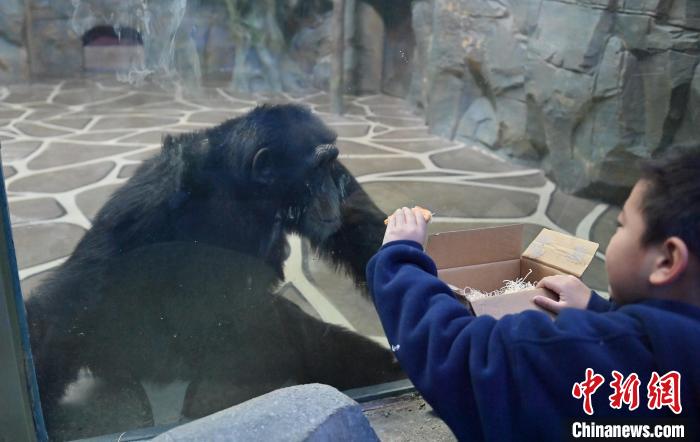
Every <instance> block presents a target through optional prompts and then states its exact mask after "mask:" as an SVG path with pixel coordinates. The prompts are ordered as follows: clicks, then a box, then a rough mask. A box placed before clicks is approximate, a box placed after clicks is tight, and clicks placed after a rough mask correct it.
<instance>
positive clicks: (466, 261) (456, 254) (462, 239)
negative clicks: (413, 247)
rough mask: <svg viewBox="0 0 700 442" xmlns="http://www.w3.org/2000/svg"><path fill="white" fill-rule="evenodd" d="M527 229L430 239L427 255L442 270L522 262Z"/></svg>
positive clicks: (492, 229)
mask: <svg viewBox="0 0 700 442" xmlns="http://www.w3.org/2000/svg"><path fill="white" fill-rule="evenodd" d="M522 238H523V225H522V224H518V225H512V226H503V227H488V228H485V229H473V230H461V231H457V232H444V233H436V234H433V235H430V237H429V238H428V244H427V245H426V248H425V249H426V252H427V253H428V255H430V257H431V258H432V259H433V261H435V265H436V266H437V268H438V270H441V269H449V268H453V267H464V266H471V265H479V264H487V263H492V262H498V261H511V260H514V259H519V258H520V250H521V246H522Z"/></svg>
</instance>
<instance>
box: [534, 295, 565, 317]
mask: <svg viewBox="0 0 700 442" xmlns="http://www.w3.org/2000/svg"><path fill="white" fill-rule="evenodd" d="M532 302H534V303H535V305H537V306H539V307H542V308H543V309H545V310H548V311H550V312H552V313H559V312H560V311H561V309H562V308H564V307H563V306H562V305H561V303H560V302H558V301H555V300H553V299H551V298H548V297H546V296H541V295H537V296H535V297H534V298H532Z"/></svg>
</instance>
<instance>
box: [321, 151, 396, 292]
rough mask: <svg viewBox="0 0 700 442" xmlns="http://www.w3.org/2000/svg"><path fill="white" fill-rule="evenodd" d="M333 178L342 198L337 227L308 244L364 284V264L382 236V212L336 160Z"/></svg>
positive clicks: (378, 244)
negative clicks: (340, 223)
mask: <svg viewBox="0 0 700 442" xmlns="http://www.w3.org/2000/svg"><path fill="white" fill-rule="evenodd" d="M333 175H334V176H333V177H334V180H335V182H336V184H337V185H338V187H339V190H340V193H341V195H342V198H343V202H342V205H341V208H340V210H341V217H342V225H341V227H340V229H339V230H338V231H337V232H336V233H335V234H333V235H331V236H330V237H329V238H328V239H326V240H325V241H324V242H323V243H321V244H312V246H313V247H314V248H315V249H317V250H318V251H319V253H320V254H321V256H322V257H324V258H327V259H329V260H330V261H331V262H332V263H333V264H335V265H336V266H339V267H344V268H345V270H347V272H348V273H349V274H350V275H351V276H352V277H353V279H354V280H355V283H356V284H357V285H362V286H364V285H365V267H366V265H367V263H368V262H369V260H370V258H371V257H372V256H373V255H374V254H375V253H376V252H377V250H378V249H379V247H380V246H381V244H382V238H383V237H384V231H385V230H386V227H385V226H384V219H385V218H386V215H385V214H384V213H383V212H382V211H381V210H379V208H378V207H377V205H376V204H374V202H373V201H372V199H371V198H370V197H369V195H367V193H366V192H365V191H364V189H362V187H361V186H360V183H358V182H357V180H356V179H355V178H354V177H353V176H352V174H351V173H350V171H348V170H347V168H345V166H343V165H342V164H340V163H337V165H335V166H334V169H333Z"/></svg>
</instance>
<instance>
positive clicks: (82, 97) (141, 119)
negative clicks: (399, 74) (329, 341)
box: [0, 80, 617, 343]
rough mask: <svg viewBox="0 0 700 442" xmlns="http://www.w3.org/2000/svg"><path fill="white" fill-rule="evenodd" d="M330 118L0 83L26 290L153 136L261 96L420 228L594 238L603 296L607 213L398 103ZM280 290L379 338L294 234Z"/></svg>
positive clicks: (104, 86) (219, 100)
mask: <svg viewBox="0 0 700 442" xmlns="http://www.w3.org/2000/svg"><path fill="white" fill-rule="evenodd" d="M346 100H347V103H348V104H347V113H346V114H345V115H344V116H342V117H338V116H335V115H333V114H331V113H330V112H329V105H328V97H327V95H326V94H325V93H324V92H316V93H311V94H308V95H288V94H282V95H276V96H265V95H254V96H245V95H241V94H236V93H232V92H230V91H228V90H227V89H226V88H224V87H207V88H202V89H201V90H198V91H188V90H185V89H183V88H182V87H177V86H175V87H172V88H163V89H161V88H154V87H152V86H148V87H143V88H134V87H129V86H125V85H123V84H121V83H118V82H116V81H114V80H100V81H97V80H66V81H53V82H48V83H40V84H31V85H10V86H0V142H1V143H2V158H3V172H4V175H5V183H6V186H7V190H8V197H9V204H10V213H11V218H12V227H13V235H14V242H15V247H16V252H17V260H18V264H19V269H20V278H21V286H22V289H23V293H24V296H25V297H28V296H31V292H32V289H33V288H34V287H36V285H37V284H38V283H39V282H40V281H41V280H42V279H43V278H45V277H46V275H47V274H48V273H49V272H50V271H51V270H52V269H53V268H55V267H56V266H58V265H59V264H61V263H62V262H63V261H64V260H65V259H66V258H67V257H68V256H69V255H70V253H71V251H72V250H73V248H74V247H75V245H76V243H77V242H78V241H79V239H80V238H81V237H82V235H83V234H84V233H85V231H86V230H87V229H89V228H90V225H91V219H92V218H93V216H94V215H95V213H96V212H97V210H98V209H99V208H100V207H101V206H102V204H103V203H104V202H105V200H106V198H107V197H108V196H109V195H110V194H111V193H112V192H113V191H114V190H115V189H116V188H118V187H119V186H120V185H122V184H123V183H124V182H125V181H126V180H128V178H129V177H130V176H131V175H132V174H133V172H134V170H135V168H136V167H137V166H138V164H139V163H140V162H142V161H143V160H144V159H146V158H148V157H150V156H152V155H154V154H156V153H157V152H158V150H159V146H160V141H161V137H162V136H163V134H166V133H171V134H175V133H182V132H188V131H193V130H198V129H203V128H207V127H210V126H212V125H215V124H217V123H220V122H222V121H224V120H225V119H228V118H232V117H235V116H239V115H241V114H243V113H245V112H246V111H248V110H250V109H251V108H252V107H254V106H255V105H256V104H259V103H262V102H269V101H274V102H280V101H291V102H299V103H304V104H306V105H308V106H310V107H311V108H312V109H313V110H314V111H315V112H317V113H318V114H319V115H320V116H321V118H323V120H324V121H326V122H327V123H328V124H329V125H330V127H332V128H333V129H334V130H335V131H336V132H337V133H338V135H339V139H338V147H339V149H340V160H341V161H342V162H343V163H344V164H345V165H346V166H347V167H348V168H349V169H350V170H351V171H352V172H353V173H354V175H355V176H356V177H357V178H358V180H359V181H360V183H362V184H363V186H364V188H365V189H366V190H367V192H368V193H369V194H370V196H372V198H373V199H374V201H375V202H376V203H377V205H378V206H379V207H380V208H381V209H382V210H384V211H385V212H390V211H393V210H394V209H395V208H397V207H400V206H404V205H406V206H413V205H415V204H418V205H421V206H424V207H427V208H430V209H431V210H432V211H433V212H435V213H436V216H435V218H434V221H433V222H432V223H431V225H430V229H431V232H437V231H448V230H457V229H464V228H471V227H477V226H491V225H503V224H512V223H523V224H525V225H526V229H525V232H526V235H525V238H524V241H525V242H526V243H529V242H530V241H531V240H532V239H533V238H534V236H535V235H536V234H537V233H538V232H539V229H540V228H541V227H547V228H550V229H555V230H559V231H563V232H567V233H570V234H575V235H576V236H579V237H582V238H588V239H591V240H593V241H596V242H599V243H600V244H601V248H600V251H599V253H598V254H597V256H596V258H595V259H594V262H593V263H592V265H591V266H590V267H589V270H588V271H587V272H586V274H585V275H584V281H586V282H587V283H588V284H589V285H591V286H592V287H593V288H595V289H598V290H602V291H605V290H606V288H607V282H606V280H607V278H606V275H605V269H604V262H603V252H604V250H605V248H606V246H607V242H608V240H609V238H610V236H611V235H612V233H613V232H614V229H615V217H616V216H617V208H614V207H608V205H606V204H601V203H598V202H595V201H589V200H584V199H581V198H575V197H571V196H567V195H565V194H563V193H561V192H559V191H558V190H557V188H556V186H555V185H554V184H553V183H552V182H551V181H549V180H548V179H547V178H546V177H545V176H544V175H543V173H542V172H541V171H540V170H538V169H532V168H524V167H521V166H517V165H514V164H511V163H509V162H505V161H503V160H501V159H499V158H498V157H497V156H495V155H494V154H492V153H491V152H490V151H488V150H486V149H484V148H481V147H479V146H477V145H476V144H475V143H464V142H456V141H451V140H447V139H444V138H440V137H438V136H435V135H432V134H430V133H429V132H428V129H427V127H426V126H425V124H424V120H423V118H422V117H420V116H417V115H415V114H414V112H413V111H412V109H411V107H410V106H409V105H408V104H407V103H406V102H405V101H403V100H400V99H396V98H392V97H388V96H383V95H371V96H362V97H346ZM290 243H291V246H292V254H291V256H290V258H289V260H288V261H287V262H286V264H285V267H286V268H285V273H286V277H287V280H286V284H285V285H284V286H283V287H282V288H281V290H280V292H281V293H282V294H283V295H284V296H286V297H288V298H289V299H292V300H294V301H295V302H297V303H299V304H300V305H301V306H302V308H304V309H305V310H306V311H308V312H310V313H311V314H314V315H316V316H318V317H320V318H322V319H324V320H326V321H328V322H332V323H336V324H341V325H344V326H346V327H348V328H350V329H354V330H357V331H358V332H360V333H363V334H365V335H368V336H371V337H373V338H375V339H376V340H378V341H379V342H384V343H385V342H386V341H385V339H384V338H383V333H382V330H381V327H380V325H379V323H378V320H377V317H376V314H375V312H374V309H373V307H372V305H371V303H370V302H369V301H367V300H366V299H365V298H362V297H360V296H356V295H355V294H354V293H355V292H357V290H356V289H355V288H354V287H353V284H352V282H351V281H349V280H348V279H347V278H344V277H341V276H338V275H336V274H334V273H333V272H332V271H331V270H330V269H329V268H328V267H327V266H326V265H325V264H324V263H323V262H322V261H319V260H318V259H317V258H316V257H314V256H313V255H312V254H311V253H310V252H309V250H308V247H306V246H305V244H304V243H303V241H301V240H300V239H299V238H290Z"/></svg>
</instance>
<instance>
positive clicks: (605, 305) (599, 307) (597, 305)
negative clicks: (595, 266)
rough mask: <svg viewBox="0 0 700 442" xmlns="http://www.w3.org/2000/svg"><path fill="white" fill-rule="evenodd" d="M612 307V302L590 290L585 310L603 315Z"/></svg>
mask: <svg viewBox="0 0 700 442" xmlns="http://www.w3.org/2000/svg"><path fill="white" fill-rule="evenodd" d="M613 306H614V305H613V303H612V302H610V301H608V300H607V299H605V298H603V297H602V296H600V295H599V294H598V293H596V292H595V290H591V299H589V300H588V305H587V306H586V310H591V311H594V312H598V313H603V312H609V311H610V310H612V309H613Z"/></svg>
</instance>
